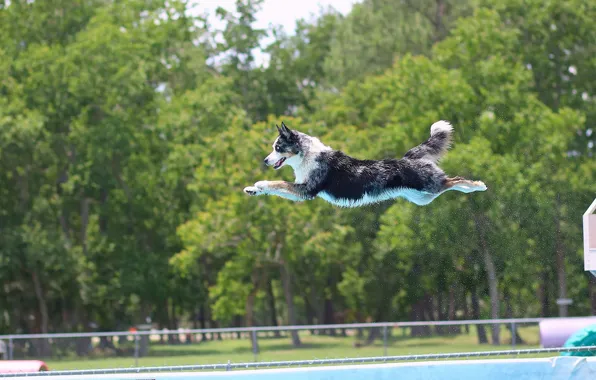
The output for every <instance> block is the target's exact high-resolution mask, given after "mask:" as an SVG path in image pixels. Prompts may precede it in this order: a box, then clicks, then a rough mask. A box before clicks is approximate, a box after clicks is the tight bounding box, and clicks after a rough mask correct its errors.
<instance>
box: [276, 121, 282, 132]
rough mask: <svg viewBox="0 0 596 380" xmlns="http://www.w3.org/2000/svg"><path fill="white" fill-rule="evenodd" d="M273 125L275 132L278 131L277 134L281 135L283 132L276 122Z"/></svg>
mask: <svg viewBox="0 0 596 380" xmlns="http://www.w3.org/2000/svg"><path fill="white" fill-rule="evenodd" d="M282 125H283V123H282ZM275 126H276V127H277V132H279V134H280V135H281V134H282V133H283V132H282V129H281V128H280V127H279V125H277V124H275Z"/></svg>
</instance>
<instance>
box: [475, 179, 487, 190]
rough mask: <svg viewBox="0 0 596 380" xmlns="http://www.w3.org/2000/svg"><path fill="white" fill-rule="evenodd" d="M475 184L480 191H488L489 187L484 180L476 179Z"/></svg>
mask: <svg viewBox="0 0 596 380" xmlns="http://www.w3.org/2000/svg"><path fill="white" fill-rule="evenodd" d="M474 185H476V188H477V189H478V190H480V191H486V189H487V187H486V185H485V184H484V182H482V181H476V182H474Z"/></svg>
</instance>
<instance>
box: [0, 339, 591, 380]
mask: <svg viewBox="0 0 596 380" xmlns="http://www.w3.org/2000/svg"><path fill="white" fill-rule="evenodd" d="M561 352H568V353H578V352H590V353H593V352H596V346H584V347H558V348H535V349H524V350H500V351H497V350H495V351H480V352H455V353H443V354H421V355H399V356H383V357H381V356H373V357H361V358H341V359H312V360H289V361H274V362H253V363H232V362H230V361H228V363H227V364H224V363H219V364H197V365H181V366H161V367H132V368H109V369H84V370H71V371H45V372H30V373H8V374H0V378H3V377H21V376H23V377H44V376H45V377H48V376H50V377H52V378H56V377H62V376H84V375H91V376H94V375H109V374H140V373H149V374H156V373H160V372H161V373H163V372H170V373H176V372H178V373H179V372H183V371H217V370H219V371H232V370H235V369H244V370H246V369H270V368H280V367H305V366H320V365H348V364H373V363H392V362H400V361H419V360H445V359H455V360H458V359H472V358H488V357H500V356H522V355H536V354H551V353H561ZM550 365H554V363H551V364H550Z"/></svg>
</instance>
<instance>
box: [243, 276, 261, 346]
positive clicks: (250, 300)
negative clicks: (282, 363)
mask: <svg viewBox="0 0 596 380" xmlns="http://www.w3.org/2000/svg"><path fill="white" fill-rule="evenodd" d="M260 282H261V280H260V279H259V274H258V273H257V271H256V270H255V271H254V272H253V275H252V289H251V290H250V293H248V297H247V298H246V327H253V325H254V308H255V300H256V298H257V293H258V291H259V284H260ZM249 335H250V343H251V345H252V352H253V354H258V353H259V342H258V340H257V339H256V334H253V333H252V331H250V332H249Z"/></svg>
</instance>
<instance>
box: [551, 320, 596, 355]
mask: <svg viewBox="0 0 596 380" xmlns="http://www.w3.org/2000/svg"><path fill="white" fill-rule="evenodd" d="M595 323H596V317H586V318H553V319H547V320H544V321H542V322H540V324H539V325H540V345H541V346H542V347H544V348H554V347H563V345H564V344H565V342H566V341H567V339H568V338H569V337H570V336H571V334H573V333H574V332H576V331H578V330H579V329H582V328H584V327H586V326H589V325H593V324H595Z"/></svg>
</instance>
